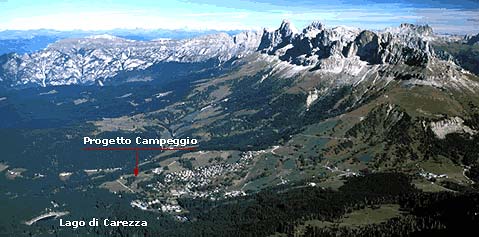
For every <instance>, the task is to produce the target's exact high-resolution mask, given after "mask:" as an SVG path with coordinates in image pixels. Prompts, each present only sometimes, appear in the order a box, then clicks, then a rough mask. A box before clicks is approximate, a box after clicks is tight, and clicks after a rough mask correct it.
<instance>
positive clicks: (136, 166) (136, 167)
mask: <svg viewBox="0 0 479 237" xmlns="http://www.w3.org/2000/svg"><path fill="white" fill-rule="evenodd" d="M133 172H134V173H135V176H138V172H139V169H138V150H136V165H135V169H134V170H133Z"/></svg>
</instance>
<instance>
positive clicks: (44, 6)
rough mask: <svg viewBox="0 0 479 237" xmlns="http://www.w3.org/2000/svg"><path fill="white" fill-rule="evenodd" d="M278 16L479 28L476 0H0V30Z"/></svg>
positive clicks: (209, 23)
mask: <svg viewBox="0 0 479 237" xmlns="http://www.w3.org/2000/svg"><path fill="white" fill-rule="evenodd" d="M283 19H288V20H290V21H291V22H292V23H293V24H294V25H295V26H296V27H297V28H302V27H305V26H306V25H308V24H309V23H311V22H312V21H315V20H316V21H320V22H322V23H323V24H325V25H326V26H327V27H333V26H338V25H346V26H352V27H360V28H363V29H375V30H380V29H384V28H386V27H393V26H398V25H399V24H401V23H404V22H407V23H415V24H429V25H430V26H432V27H433V29H434V31H435V32H438V33H452V34H466V33H467V34H472V33H474V34H476V33H479V0H398V1H391V0H389V1H388V0H350V1H345V0H326V1H325V0H254V1H253V0H238V1H236V0H220V1H213V0H190V1H187V0H130V1H125V0H83V1H82V0H77V1H71V0H70V1H69V0H66V1H60V0H0V30H28V29H55V30H110V29H118V28H124V29H134V28H143V29H181V30H258V29H262V28H269V29H274V28H277V27H278V26H279V25H280V24H281V21H282V20H283Z"/></svg>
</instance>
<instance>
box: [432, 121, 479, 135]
mask: <svg viewBox="0 0 479 237" xmlns="http://www.w3.org/2000/svg"><path fill="white" fill-rule="evenodd" d="M430 126H431V129H432V131H433V132H434V134H435V135H436V137H438V138H439V139H444V138H446V135H447V134H451V133H468V134H470V135H474V134H476V132H477V131H475V130H473V129H471V128H470V127H468V126H467V125H464V120H463V119H462V118H460V117H453V118H450V119H444V120H441V121H437V122H431V124H430Z"/></svg>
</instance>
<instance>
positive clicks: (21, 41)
mask: <svg viewBox="0 0 479 237" xmlns="http://www.w3.org/2000/svg"><path fill="white" fill-rule="evenodd" d="M216 33H219V31H214V30H208V31H194V30H164V29H158V30H145V29H115V30H104V31H84V30H75V31H58V30H48V29H40V30H5V31H0V55H1V54H6V53H18V54H24V53H33V52H36V51H38V50H42V49H45V48H46V47H47V46H48V45H49V44H51V43H54V42H55V41H57V40H61V39H67V38H82V37H87V36H91V35H102V34H110V35H114V36H117V37H121V38H125V39H130V40H142V41H148V40H154V39H159V38H168V39H186V38H193V37H197V36H201V35H208V34H216ZM225 33H228V34H236V33H239V31H228V32H225Z"/></svg>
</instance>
